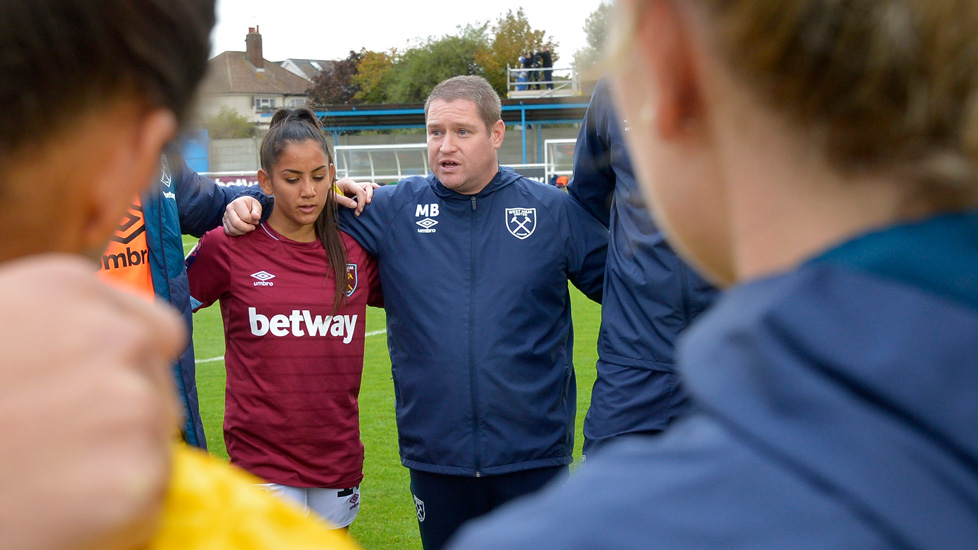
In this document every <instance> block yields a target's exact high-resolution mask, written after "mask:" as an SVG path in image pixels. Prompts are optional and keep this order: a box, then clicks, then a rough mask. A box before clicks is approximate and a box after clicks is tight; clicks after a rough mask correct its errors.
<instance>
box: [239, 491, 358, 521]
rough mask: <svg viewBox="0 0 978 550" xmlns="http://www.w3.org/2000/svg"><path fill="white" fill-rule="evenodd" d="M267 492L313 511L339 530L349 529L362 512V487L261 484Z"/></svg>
mask: <svg viewBox="0 0 978 550" xmlns="http://www.w3.org/2000/svg"><path fill="white" fill-rule="evenodd" d="M258 486H259V487H262V488H264V489H265V490H266V491H268V492H270V493H272V494H274V495H278V496H280V497H282V498H286V499H289V500H291V501H293V502H296V503H298V504H300V505H302V507H303V509H305V510H306V512H309V511H310V510H312V511H313V512H315V513H316V514H318V515H319V516H321V517H323V518H324V519H326V521H328V522H330V523H331V524H333V525H334V526H336V527H337V528H341V527H348V526H349V525H350V524H351V523H353V520H354V519H356V517H357V512H359V511H360V486H359V485H357V486H356V487H353V488H350V489H321V488H318V487H292V486H290V485H281V484H278V483H259V484H258Z"/></svg>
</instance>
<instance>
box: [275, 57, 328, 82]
mask: <svg viewBox="0 0 978 550" xmlns="http://www.w3.org/2000/svg"><path fill="white" fill-rule="evenodd" d="M334 63H336V62H335V61H328V60H325V59H292V58H289V59H286V60H285V61H280V62H279V65H281V66H283V67H285V68H289V67H294V68H295V69H296V70H298V71H300V72H302V75H300V76H305V77H306V78H307V79H308V80H312V79H313V78H314V77H315V76H316V75H317V74H319V72H320V71H323V70H325V69H328V68H330V67H332V66H333V64H334ZM289 70H290V71H291V69H289Z"/></svg>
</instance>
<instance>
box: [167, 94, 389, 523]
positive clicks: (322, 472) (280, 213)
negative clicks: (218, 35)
mask: <svg viewBox="0 0 978 550" xmlns="http://www.w3.org/2000/svg"><path fill="white" fill-rule="evenodd" d="M260 151H261V154H260V158H261V164H262V168H261V170H260V171H259V172H258V180H259V183H260V186H261V190H262V191H264V192H265V193H266V194H267V195H269V196H270V197H274V198H275V199H276V201H275V208H274V210H271V214H270V215H269V216H268V220H267V221H265V222H263V223H262V224H261V228H260V230H259V231H254V232H252V233H248V234H247V235H244V236H242V237H229V236H227V235H226V234H225V232H224V231H223V230H222V229H215V230H214V231H211V232H209V233H207V234H206V235H204V238H203V239H201V240H200V242H199V243H198V244H197V246H196V247H195V248H194V249H193V251H192V252H191V253H190V255H189V256H188V257H187V262H186V263H187V271H188V273H189V278H190V291H191V295H192V301H193V304H194V310H195V311H196V310H198V309H200V308H202V307H207V306H210V305H211V304H213V303H214V302H215V301H218V300H220V302H221V315H222V317H223V318H224V337H225V342H226V349H227V353H226V356H225V365H226V369H227V397H226V405H225V410H226V412H225V415H224V439H225V442H226V444H227V450H228V455H229V456H230V458H231V463H232V464H235V465H237V466H240V467H241V468H243V469H245V470H247V471H249V472H251V473H252V474H254V475H256V476H258V477H260V478H262V479H263V480H265V481H267V482H268V483H267V484H266V485H265V486H266V487H267V488H268V489H269V490H271V491H273V492H275V493H277V494H280V495H282V496H285V497H287V498H290V499H292V500H294V501H296V502H298V503H299V504H300V505H302V506H303V507H304V508H305V509H306V510H312V511H314V512H316V513H317V514H318V515H319V516H320V517H322V518H324V519H326V520H328V521H329V522H330V523H331V524H332V525H334V526H336V527H341V528H346V527H348V526H349V525H350V524H351V523H352V522H353V520H354V519H355V518H356V516H357V513H358V512H359V510H360V481H361V480H362V479H363V443H362V442H361V441H360V429H359V409H358V405H357V396H358V394H359V391H360V378H361V374H362V372H363V349H364V334H365V332H366V328H365V327H366V318H365V317H366V315H365V314H366V307H367V304H368V303H369V304H371V305H378V306H382V305H383V302H382V299H381V295H380V282H379V280H378V275H377V268H376V264H375V262H374V261H373V259H372V258H370V257H369V256H368V255H367V254H366V252H364V250H363V249H362V248H361V247H360V246H359V245H357V244H356V242H355V241H354V240H353V239H351V238H350V237H349V236H348V235H344V234H341V233H340V231H339V229H338V227H337V225H336V218H337V208H336V202H335V201H334V200H333V195H334V194H333V193H332V192H331V191H330V189H331V188H332V186H333V184H334V181H335V179H336V167H335V165H334V163H333V156H332V154H331V153H330V150H329V146H328V144H327V143H326V137H325V136H324V134H323V132H322V128H321V127H320V126H319V120H318V119H317V118H316V115H315V114H314V113H313V112H312V111H311V110H309V109H297V110H290V109H280V110H278V111H276V112H275V114H274V115H273V116H272V121H271V125H270V128H269V131H268V133H267V134H266V135H265V137H264V139H263V140H262V144H261V149H260ZM282 319H287V320H288V322H287V323H286V325H282V324H281V320H282ZM283 327H284V328H283Z"/></svg>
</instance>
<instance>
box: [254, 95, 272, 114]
mask: <svg viewBox="0 0 978 550" xmlns="http://www.w3.org/2000/svg"><path fill="white" fill-rule="evenodd" d="M274 108H275V99H274V98H269V97H256V98H255V109H257V110H259V111H264V110H270V109H274Z"/></svg>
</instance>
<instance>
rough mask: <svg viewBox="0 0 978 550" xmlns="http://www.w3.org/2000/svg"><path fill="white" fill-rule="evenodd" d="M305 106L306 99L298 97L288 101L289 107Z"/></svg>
mask: <svg viewBox="0 0 978 550" xmlns="http://www.w3.org/2000/svg"><path fill="white" fill-rule="evenodd" d="M305 104H306V98H304V97H298V98H293V99H290V100H289V107H302V106H303V105H305Z"/></svg>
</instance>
